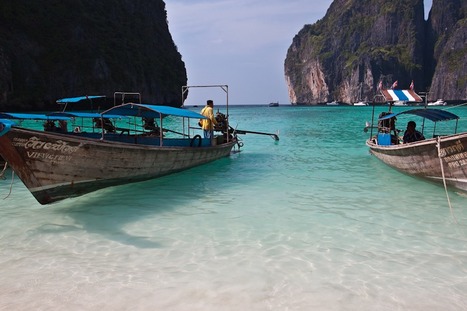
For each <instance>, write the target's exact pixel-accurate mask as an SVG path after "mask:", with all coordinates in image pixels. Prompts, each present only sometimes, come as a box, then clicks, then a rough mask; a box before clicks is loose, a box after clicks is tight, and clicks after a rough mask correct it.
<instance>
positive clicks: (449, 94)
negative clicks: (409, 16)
mask: <svg viewBox="0 0 467 311" xmlns="http://www.w3.org/2000/svg"><path fill="white" fill-rule="evenodd" d="M427 41H428V46H429V50H428V51H429V52H431V53H430V54H429V60H430V62H429V65H428V66H427V75H430V73H432V77H433V78H432V81H431V88H430V96H429V97H431V99H435V98H443V99H464V100H465V99H467V1H465V0H452V1H445V0H433V8H432V10H431V12H430V15H429V18H428V25H427Z"/></svg>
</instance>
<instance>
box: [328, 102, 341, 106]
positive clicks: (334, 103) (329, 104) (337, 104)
mask: <svg viewBox="0 0 467 311" xmlns="http://www.w3.org/2000/svg"><path fill="white" fill-rule="evenodd" d="M326 106H339V103H338V102H337V101H332V102H330V103H326Z"/></svg>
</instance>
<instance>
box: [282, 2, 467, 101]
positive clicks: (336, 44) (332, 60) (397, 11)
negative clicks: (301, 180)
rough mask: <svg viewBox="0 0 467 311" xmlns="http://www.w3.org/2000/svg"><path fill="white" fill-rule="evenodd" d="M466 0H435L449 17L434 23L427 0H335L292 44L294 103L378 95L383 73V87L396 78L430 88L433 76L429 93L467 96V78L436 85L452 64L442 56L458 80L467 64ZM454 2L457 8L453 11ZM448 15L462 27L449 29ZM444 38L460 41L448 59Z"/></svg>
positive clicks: (288, 65) (289, 74)
mask: <svg viewBox="0 0 467 311" xmlns="http://www.w3.org/2000/svg"><path fill="white" fill-rule="evenodd" d="M461 2H463V4H462V6H463V7H465V1H462V0H438V1H437V0H434V1H433V7H439V8H440V11H441V12H443V13H440V14H444V15H446V17H444V18H442V19H441V20H446V24H444V23H443V22H442V21H440V22H439V24H437V25H435V24H434V23H433V26H432V30H431V31H428V30H427V29H429V25H431V24H430V20H434V19H435V16H437V14H435V10H433V11H432V14H431V15H430V20H429V21H428V22H427V21H425V20H424V7H423V0H370V1H353V0H335V1H334V2H333V3H332V4H331V6H330V8H329V9H328V11H327V13H326V16H325V17H324V18H323V19H322V20H320V21H318V22H317V23H315V24H313V25H306V26H305V27H304V28H303V29H302V30H301V31H300V32H299V33H298V34H297V35H296V36H295V38H294V39H293V43H292V45H291V46H290V48H289V50H288V52H287V57H286V60H285V64H284V70H285V79H286V83H287V85H288V90H289V97H290V101H291V103H293V104H317V103H323V102H327V101H331V100H339V101H342V102H346V103H353V102H356V101H359V100H366V101H372V100H373V99H374V96H375V95H376V94H377V88H378V84H379V82H380V81H382V83H383V87H384V88H389V87H390V86H391V85H392V83H393V82H394V81H396V80H397V81H398V88H408V87H409V85H410V83H411V81H412V80H413V81H414V84H415V89H416V90H417V91H425V90H427V89H429V88H430V85H431V84H432V77H434V78H433V87H432V90H431V93H430V97H432V98H444V99H461V98H467V97H466V96H465V89H466V88H465V86H464V88H463V89H462V86H459V85H458V86H456V87H452V88H451V86H448V87H449V91H448V93H446V90H441V88H444V87H445V86H446V84H445V83H446V82H445V81H443V83H444V86H443V87H440V88H437V87H435V81H436V79H435V78H436V76H437V75H440V76H444V75H445V74H446V73H447V72H446V69H445V67H446V66H448V65H443V64H451V71H450V72H449V75H450V76H451V77H452V81H456V82H457V84H459V80H462V74H464V73H465V72H466V71H465V64H466V62H465V55H466V53H465V50H464V51H463V52H462V49H465V46H466V45H465V40H466V39H465V37H466V36H465V29H466V27H465V22H463V21H464V17H465V8H463V9H461ZM447 7H449V10H450V11H456V12H458V13H457V14H456V15H453V14H452V13H450V11H448V10H447ZM463 11H464V13H463ZM448 23H449V24H450V26H449V27H450V28H449V29H453V30H454V29H455V31H453V32H452V33H451V32H449V33H448V35H444V34H445V32H444V31H443V30H442V29H445V28H446V27H448V26H447V25H448ZM441 33H442V34H443V35H440V34H441ZM462 36H463V37H462ZM454 37H457V38H456V39H455V40H453V38H454ZM441 40H445V42H446V44H447V42H451V47H452V48H453V50H451V52H450V53H449V55H447V56H446V61H444V58H443V55H445V54H444V53H446V51H447V49H446V48H445V47H444V48H443V47H441V46H440V45H439V44H440V42H443V41H441ZM451 40H453V41H451ZM436 52H437V53H438V54H436ZM435 55H436V56H435ZM454 55H455V57H456V60H455V62H461V63H462V62H463V63H462V64H463V65H462V64H461V66H458V67H461V68H452V62H453V57H454ZM462 57H464V60H463V61H462ZM462 66H464V69H463V70H462ZM438 72H439V73H438ZM462 72H463V73H462ZM464 80H465V74H464ZM462 94H464V95H462ZM442 95H446V96H442ZM447 95H449V96H447ZM462 96H463V97H462Z"/></svg>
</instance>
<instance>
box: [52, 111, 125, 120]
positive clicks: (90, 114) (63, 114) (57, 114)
mask: <svg viewBox="0 0 467 311" xmlns="http://www.w3.org/2000/svg"><path fill="white" fill-rule="evenodd" d="M47 115H48V116H53V117H68V118H90V119H91V118H101V117H102V115H101V114H100V113H98V112H66V111H62V112H52V113H49V114H47ZM105 117H106V118H110V119H118V118H122V117H123V116H121V115H110V114H109V115H106V116H105Z"/></svg>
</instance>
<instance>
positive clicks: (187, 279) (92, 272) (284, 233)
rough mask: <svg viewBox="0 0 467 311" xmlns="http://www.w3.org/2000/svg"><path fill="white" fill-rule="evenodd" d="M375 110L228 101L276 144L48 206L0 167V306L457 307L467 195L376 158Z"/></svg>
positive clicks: (235, 118)
mask: <svg viewBox="0 0 467 311" xmlns="http://www.w3.org/2000/svg"><path fill="white" fill-rule="evenodd" d="M384 109H385V108H383V107H379V108H377V111H383V110H384ZM401 109H404V108H399V109H396V110H401ZM405 109H406V108H405ZM456 109H457V110H451V111H453V112H456V113H458V114H460V115H461V116H462V117H463V118H465V119H467V108H465V107H463V108H456ZM371 111H372V107H283V106H281V107H277V108H269V107H264V106H263V107H261V106H255V107H235V106H234V107H231V108H230V111H229V113H230V120H231V123H232V125H233V126H235V125H236V124H237V123H238V128H239V129H243V130H254V131H264V132H276V131H278V130H279V136H280V141H278V142H275V141H274V140H272V139H271V138H269V137H268V136H261V135H253V134H247V135H242V136H241V138H242V139H243V142H244V144H245V146H244V148H243V151H242V152H241V153H236V154H233V155H232V156H231V157H229V158H225V159H221V160H219V161H217V162H215V163H212V164H208V165H205V166H201V167H197V168H194V169H191V170H189V171H185V172H182V173H179V174H175V175H171V176H167V177H164V178H160V179H156V180H152V181H148V182H143V183H137V184H131V185H126V186H120V187H114V188H108V189H104V190H101V191H98V192H95V193H91V194H89V195H86V196H83V197H80V198H75V199H70V200H65V201H63V202H59V203H57V204H54V205H50V206H41V205H39V204H38V203H37V202H36V201H35V200H34V198H33V197H32V196H31V195H30V194H29V192H28V191H27V190H26V189H25V187H24V186H23V185H22V183H21V182H20V181H19V179H18V178H17V177H16V178H14V180H13V181H12V180H11V171H7V172H6V174H5V176H6V177H7V179H6V180H0V254H1V255H0V275H1V278H0V310H63V308H66V309H67V310H466V309H467V294H466V293H467V197H466V196H464V195H460V194H458V193H456V192H454V191H449V192H448V195H449V199H450V202H451V205H452V211H451V210H450V208H449V204H448V200H447V197H446V193H445V191H444V188H443V187H442V186H439V185H434V184H431V183H428V182H425V181H421V180H418V179H415V178H412V177H409V176H406V175H403V174H401V173H399V172H397V171H395V170H393V169H391V168H389V167H387V166H385V165H384V164H382V163H381V162H380V161H378V160H377V159H376V158H374V157H372V156H370V155H369V153H368V149H367V147H366V146H365V139H366V138H367V137H368V133H364V132H363V130H362V129H363V127H364V125H365V121H370V120H371ZM400 121H401V122H404V124H405V122H406V121H404V120H403V119H402V118H400ZM404 124H402V125H399V127H400V128H404V127H405V126H404ZM459 126H460V127H461V128H462V127H463V128H464V129H466V128H467V124H466V123H465V121H461V122H460V124H459ZM10 187H12V191H11V194H9V191H10ZM8 194H9V195H8ZM5 197H6V198H5Z"/></svg>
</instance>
